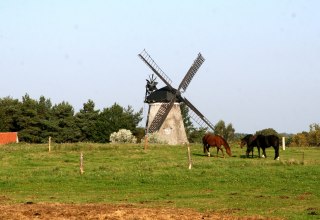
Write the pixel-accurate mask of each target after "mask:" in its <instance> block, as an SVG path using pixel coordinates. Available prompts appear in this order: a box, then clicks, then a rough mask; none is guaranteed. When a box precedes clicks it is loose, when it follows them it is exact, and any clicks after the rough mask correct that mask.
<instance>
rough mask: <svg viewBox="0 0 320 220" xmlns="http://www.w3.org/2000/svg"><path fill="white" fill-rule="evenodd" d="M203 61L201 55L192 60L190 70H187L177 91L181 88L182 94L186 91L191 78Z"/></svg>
mask: <svg viewBox="0 0 320 220" xmlns="http://www.w3.org/2000/svg"><path fill="white" fill-rule="evenodd" d="M204 60H205V59H204V57H203V56H202V55H201V53H199V54H198V56H197V58H196V59H195V60H194V62H193V64H192V65H191V67H190V69H189V70H188V72H187V74H186V75H185V77H184V78H183V80H182V81H181V83H180V85H179V87H178V90H179V91H180V89H181V88H182V92H184V91H186V89H187V87H188V86H189V84H190V82H191V80H192V78H193V77H194V75H195V74H196V73H197V71H198V70H199V68H200V66H201V65H202V63H203V62H204Z"/></svg>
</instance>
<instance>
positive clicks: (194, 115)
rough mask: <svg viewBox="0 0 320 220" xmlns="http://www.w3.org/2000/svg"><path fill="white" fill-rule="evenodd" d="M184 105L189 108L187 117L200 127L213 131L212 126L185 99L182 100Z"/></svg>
mask: <svg viewBox="0 0 320 220" xmlns="http://www.w3.org/2000/svg"><path fill="white" fill-rule="evenodd" d="M182 99H183V101H184V103H185V104H186V105H187V106H188V107H189V110H191V113H190V112H189V116H190V117H191V118H192V119H193V120H194V121H195V122H196V123H197V124H198V125H200V126H201V127H207V128H211V129H212V130H214V125H213V124H212V123H211V122H210V121H209V120H208V119H207V118H206V117H205V116H204V115H203V114H202V113H201V112H200V111H199V110H198V109H197V108H196V107H194V105H192V104H191V102H190V101H189V100H188V99H186V98H182Z"/></svg>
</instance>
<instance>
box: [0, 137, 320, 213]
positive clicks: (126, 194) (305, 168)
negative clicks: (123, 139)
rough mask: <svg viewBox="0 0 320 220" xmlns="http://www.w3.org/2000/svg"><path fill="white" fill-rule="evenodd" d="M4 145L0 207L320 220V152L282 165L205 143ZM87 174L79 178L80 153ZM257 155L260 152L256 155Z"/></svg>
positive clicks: (285, 158) (298, 151)
mask: <svg viewBox="0 0 320 220" xmlns="http://www.w3.org/2000/svg"><path fill="white" fill-rule="evenodd" d="M190 148H191V159H192V169H188V155H187V146H167V145H149V146H148V148H147V149H144V147H143V145H139V144H118V145H117V144H93V143H75V144H53V145H52V146H51V151H50V152H49V151H48V145H44V144H41V145H40V144H24V143H20V144H12V145H0V198H1V199H0V203H2V204H16V203H28V202H32V203H39V202H46V203H76V204H81V203H107V204H135V205H137V206H142V207H178V208H192V209H195V210H198V211H201V212H217V213H231V214H232V215H234V216H257V215H259V216H264V217H280V218H285V219H319V218H320V148H312V147H303V148H290V147H287V149H286V150H285V151H283V150H282V149H281V150H280V160H279V161H275V160H273V157H274V151H273V149H272V148H271V149H267V155H268V157H267V158H258V157H254V158H246V157H245V149H240V148H239V145H238V144H231V149H232V153H233V155H232V157H229V156H227V155H226V158H223V157H222V155H221V153H220V154H219V156H218V157H216V150H215V148H211V155H212V156H211V157H207V156H205V155H204V154H203V149H202V146H201V145H200V144H198V145H190ZM81 152H82V153H83V169H84V173H83V174H82V175H81V174H80V168H79V164H80V153H81ZM255 154H257V150H255Z"/></svg>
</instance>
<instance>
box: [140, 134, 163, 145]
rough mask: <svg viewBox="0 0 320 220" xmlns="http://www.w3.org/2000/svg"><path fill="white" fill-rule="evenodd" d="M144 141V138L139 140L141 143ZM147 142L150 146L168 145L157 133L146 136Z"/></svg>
mask: <svg viewBox="0 0 320 220" xmlns="http://www.w3.org/2000/svg"><path fill="white" fill-rule="evenodd" d="M144 141H145V139H144V138H142V139H141V142H142V143H143V142H144ZM148 142H149V143H150V144H168V142H167V141H165V140H162V139H161V138H160V137H159V135H158V134H157V133H149V134H148Z"/></svg>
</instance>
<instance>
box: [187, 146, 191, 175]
mask: <svg viewBox="0 0 320 220" xmlns="http://www.w3.org/2000/svg"><path fill="white" fill-rule="evenodd" d="M187 146H188V161H189V170H191V168H192V160H191V153H190V145H189V144H187Z"/></svg>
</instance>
